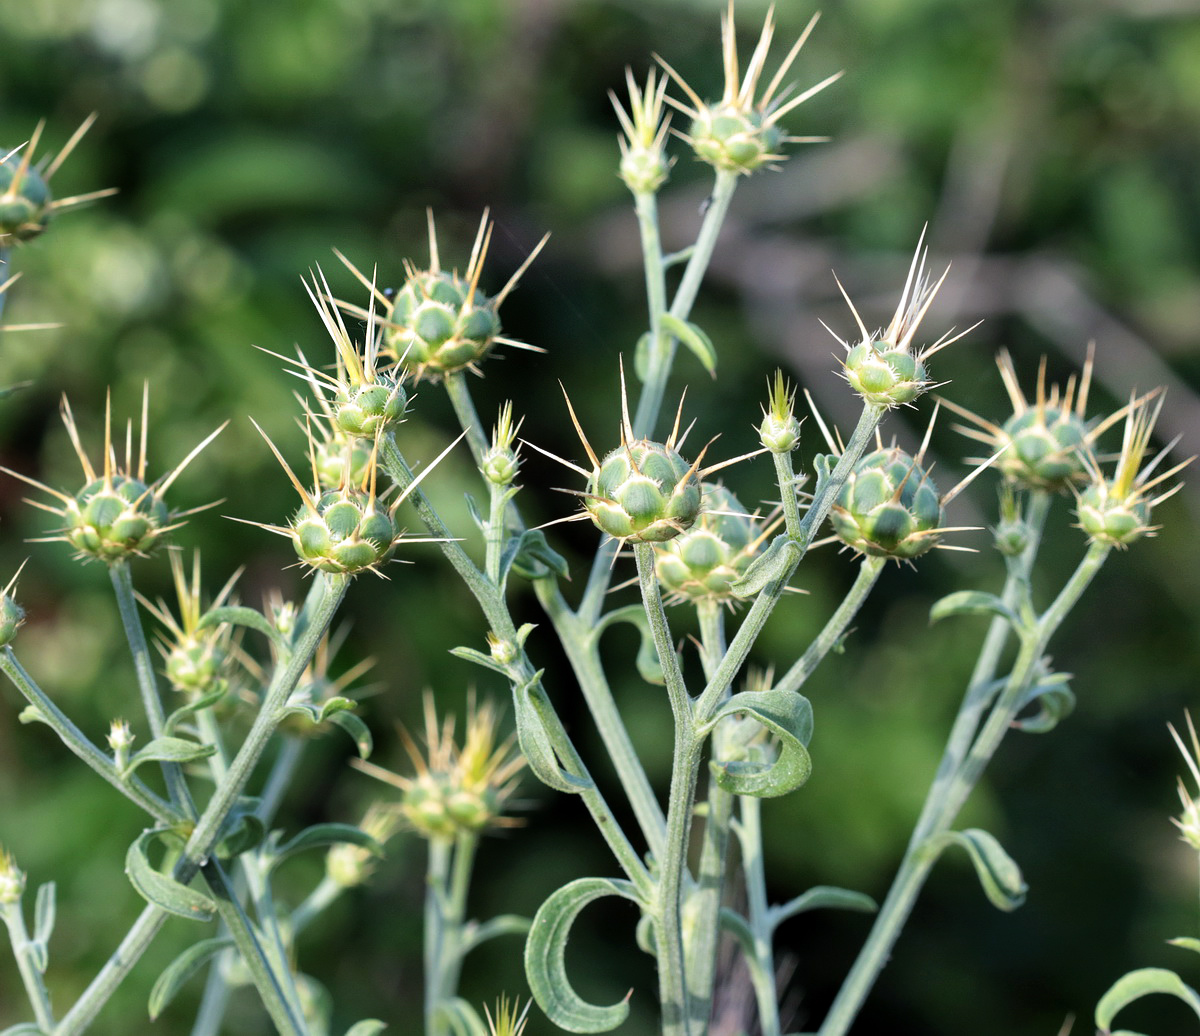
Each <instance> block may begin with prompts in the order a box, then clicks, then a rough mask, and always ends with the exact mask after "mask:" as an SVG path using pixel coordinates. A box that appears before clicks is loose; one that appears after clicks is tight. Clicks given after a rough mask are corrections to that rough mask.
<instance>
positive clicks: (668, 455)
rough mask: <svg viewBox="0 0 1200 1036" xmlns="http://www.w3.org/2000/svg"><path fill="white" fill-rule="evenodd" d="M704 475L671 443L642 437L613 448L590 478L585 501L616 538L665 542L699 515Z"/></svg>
mask: <svg viewBox="0 0 1200 1036" xmlns="http://www.w3.org/2000/svg"><path fill="white" fill-rule="evenodd" d="M700 504H701V494H700V480H699V478H697V477H696V467H695V465H694V464H693V465H689V464H688V462H687V461H685V460H684V459H683V458H682V457H681V456H680V455H679V454H678V453H676V452H675V450H674V448H673V447H671V446H666V445H663V444H662V443H657V442H652V441H650V440H649V439H638V440H637V441H636V442H626V443H624V444H623V445H621V446H618V447H617V448H616V449H615V450H612V451H610V452H609V453H608V455H607V456H605V458H604V460H603V461H601V462H600V463H599V465H598V466H597V469H596V471H595V473H594V474H593V475H592V477H591V478H590V479H589V480H588V486H587V495H586V496H584V498H583V506H584V507H585V508H586V509H587V513H588V514H589V515H591V518H592V521H593V522H595V523H596V526H597V527H598V528H599V529H601V530H602V531H603V532H606V533H608V534H609V535H610V536H612V537H613V538H614V539H618V540H633V541H634V542H638V543H661V542H663V541H664V540H669V539H672V538H673V537H675V536H678V535H679V534H680V533H681V532H683V531H684V530H685V529H689V528H691V526H692V523H693V522H695V520H696V519H697V518H698V517H699V516H700Z"/></svg>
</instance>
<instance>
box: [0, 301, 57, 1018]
mask: <svg viewBox="0 0 1200 1036" xmlns="http://www.w3.org/2000/svg"><path fill="white" fill-rule="evenodd" d="M2 297H3V296H0V298H2ZM0 912H2V913H3V914H4V923H5V924H6V925H7V926H8V941H9V942H10V943H11V944H12V951H13V957H14V958H16V961H17V970H18V971H19V972H20V973H21V984H22V985H24V987H25V996H26V997H27V998H28V1000H29V1006H30V1007H32V1008H33V1016H34V1018H35V1019H36V1021H37V1024H38V1028H39V1029H41V1030H42V1032H46V1033H48V1032H53V1031H54V1012H53V1011H52V1010H51V1009H50V994H49V993H48V992H47V991H46V984H45V982H43V981H42V973H41V972H40V971H39V970H38V968H37V964H36V963H35V962H34V959H33V944H32V943H31V942H30V940H29V932H28V930H27V929H26V927H25V915H24V914H23V913H22V912H21V901H20V899H18V900H17V901H16V902H13V903H4V904H2V905H0Z"/></svg>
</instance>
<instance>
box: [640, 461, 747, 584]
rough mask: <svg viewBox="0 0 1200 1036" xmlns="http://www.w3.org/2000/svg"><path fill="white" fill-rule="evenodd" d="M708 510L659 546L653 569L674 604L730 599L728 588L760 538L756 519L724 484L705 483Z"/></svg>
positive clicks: (743, 567) (656, 549) (705, 506)
mask: <svg viewBox="0 0 1200 1036" xmlns="http://www.w3.org/2000/svg"><path fill="white" fill-rule="evenodd" d="M702 488H703V500H704V509H703V511H702V513H701V515H700V518H699V519H698V520H697V521H696V523H695V524H694V525H692V527H691V528H690V529H688V530H687V531H686V532H682V533H680V534H679V535H678V536H676V537H675V538H674V539H672V540H668V541H667V542H666V543H664V544H663V545H662V546H657V547H656V548H655V563H654V572H655V574H656V575H657V576H658V581H659V583H661V584H662V586H663V588H664V589H665V590H666V591H667V593H668V595H669V596H668V600H670V601H671V603H679V602H682V601H702V600H716V601H732V600H733V595H732V594H731V593H730V590H729V588H730V587H731V586H732V585H733V584H734V583H735V582H737V580H738V579H740V578H741V576H742V575H743V574H744V572H745V571H746V569H747V568H748V567H749V565H750V562H751V561H752V560H754V556H755V554H756V553H757V548H758V545H759V543H760V542H761V536H760V535H759V530H758V528H757V527H756V524H755V521H754V518H753V517H752V516H751V515H750V514H748V513H747V511H746V509H745V508H744V507H743V506H742V505H741V503H740V502H739V500H738V499H737V497H736V496H734V495H733V493H731V492H730V491H729V490H728V489H726V488H725V487H724V486H721V485H717V484H710V483H705V484H704V485H703V487H702Z"/></svg>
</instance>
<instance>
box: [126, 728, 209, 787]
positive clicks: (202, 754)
mask: <svg viewBox="0 0 1200 1036" xmlns="http://www.w3.org/2000/svg"><path fill="white" fill-rule="evenodd" d="M216 750H217V748H216V745H202V744H200V742H198V741H191V740H189V739H187V738H182V737H156V738H155V739H154V740H153V741H151V742H150V743H149V744H147V745H145V746H144V747H143V748H141V749H140V750H139V751H137V752H134V753H133V755H132V756H131V757H130V759H129V762H128V763H126V764H125V767H124V769H122V770H121V771H120V773H119V774H118V776H119V777H120V778H121V779H122V780H125V779H127V778H128V777H129V775H130V774H131V773H133V771H134V770H136V769H137V768H138V767H139V766H141V765H142V764H144V763H192V762H195V761H196V760H197V759H207V758H208V757H209V756H210V755H213V754H214V753H215V752H216Z"/></svg>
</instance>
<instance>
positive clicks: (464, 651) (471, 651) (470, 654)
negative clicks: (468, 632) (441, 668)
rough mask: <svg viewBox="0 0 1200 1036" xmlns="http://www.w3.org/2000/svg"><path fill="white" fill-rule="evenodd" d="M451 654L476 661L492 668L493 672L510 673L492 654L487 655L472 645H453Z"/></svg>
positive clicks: (487, 667)
mask: <svg viewBox="0 0 1200 1036" xmlns="http://www.w3.org/2000/svg"><path fill="white" fill-rule="evenodd" d="M450 654H452V655H453V656H454V657H455V658H461V659H463V660H464V661H466V662H474V663H475V664H476V665H481V666H483V668H484V669H490V670H492V672H495V673H500V674H501V675H502V676H507V675H508V670H507V669H506V668H505V667H504V666H502V665H501V664H500V663H499V662H497V661H496V660H495V659H494V658H492V656H491V655H485V654H484V653H483V652H482V651H476V650H475V648H470V647H452V648H451V649H450Z"/></svg>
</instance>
